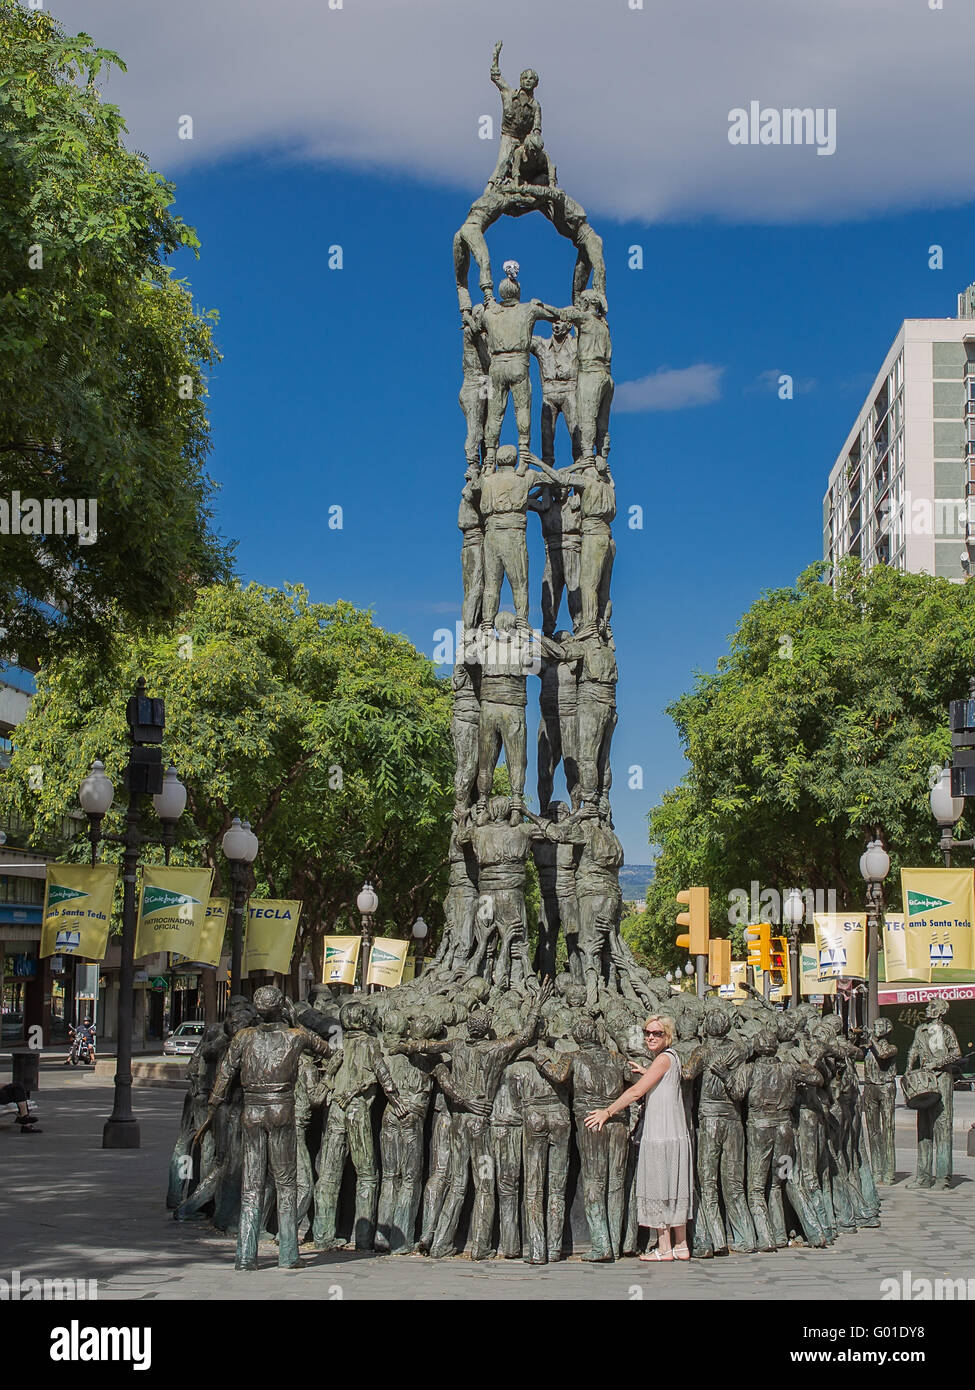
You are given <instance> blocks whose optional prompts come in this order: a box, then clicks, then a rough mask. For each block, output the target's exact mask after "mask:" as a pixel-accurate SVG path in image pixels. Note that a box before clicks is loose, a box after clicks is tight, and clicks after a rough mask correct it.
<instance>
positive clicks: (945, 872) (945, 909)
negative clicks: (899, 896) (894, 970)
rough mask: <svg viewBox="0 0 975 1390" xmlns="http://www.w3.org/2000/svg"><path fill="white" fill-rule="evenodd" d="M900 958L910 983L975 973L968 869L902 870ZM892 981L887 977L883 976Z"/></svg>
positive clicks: (972, 884) (973, 900)
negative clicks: (944, 974) (949, 973)
mask: <svg viewBox="0 0 975 1390" xmlns="http://www.w3.org/2000/svg"><path fill="white" fill-rule="evenodd" d="M901 889H902V891H903V895H904V938H905V940H904V954H905V958H906V964H907V969H908V970H909V971H911V972H913V973H912V978H917V979H924V978H925V977H926V978H927V979H928V981H930V980H932V979H933V977H934V975H935V974H940V973H942V972H944V971H948V970H951V971H956V970H963V971H967V970H972V969H975V951H973V944H972V943H973V937H972V921H973V918H975V877H973V875H972V870H971V869H970V868H968V869H901ZM887 978H888V979H890V976H889V975H888V977H887Z"/></svg>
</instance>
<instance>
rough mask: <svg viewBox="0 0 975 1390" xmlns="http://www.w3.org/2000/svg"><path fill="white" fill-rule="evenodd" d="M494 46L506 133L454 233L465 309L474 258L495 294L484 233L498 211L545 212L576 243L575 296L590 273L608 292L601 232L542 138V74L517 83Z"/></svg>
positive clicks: (483, 282) (494, 74)
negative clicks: (559, 175)
mask: <svg viewBox="0 0 975 1390" xmlns="http://www.w3.org/2000/svg"><path fill="white" fill-rule="evenodd" d="M500 52H501V45H500V43H499V44H496V45H495V48H494V59H493V62H492V66H491V80H492V81H493V82H494V84H495V85H496V86H497V88H498V90H499V91H500V92H501V108H502V114H501V138H500V141H499V148H498V161H497V165H496V166H495V170H494V173H493V174H492V175H491V177H490V179H489V180H488V183H487V186H486V187H485V189H484V192H483V193H482V194H481V196H480V197H479V198H476V199H475V200H474V202H473V203H472V204H471V206H470V210H469V211H468V214H467V217H466V218H465V219H464V223H463V225H462V226H461V227H460V229H459V230H458V232H457V234H456V236H455V237H454V272H455V275H456V279H457V298H458V302H459V304H460V307H461V310H464V309H469V308H470V307H471V295H470V286H469V285H468V275H469V272H470V265H471V258H472V257H473V259H474V262H475V263H476V265H477V268H478V283H479V286H480V290H481V293H482V294H483V296H484V299H485V300H486V301H488V302H490V300H492V299H493V298H494V278H493V276H492V273H491V257H490V253H489V252H488V248H487V242H486V241H485V239H484V233H485V232H486V231H487V229H488V227H490V226H492V224H493V223H495V222H496V221H497V220H498V218H499V217H523V216H524V215H525V213H526V212H540V213H542V214H543V216H545V217H547V218H548V220H549V221H550V222H551V223H552V226H553V227H554V228H555V230H556V231H557V232H558V233H559V235H560V236H564V237H565V238H566V239H567V240H568V241H571V242H572V244H573V246H574V247H575V248H576V251H577V252H578V255H577V257H576V264H575V269H574V271H573V275H572V301H573V303H575V302H576V300H577V298H578V296H579V294H580V293H581V292H582V291H583V290H584V289H585V288H586V287H587V285H588V284H589V281H590V278H591V279H592V285H593V288H594V289H595V290H597V291H598V292H599V294H601V295H602V296H603V297H604V298H605V295H606V264H605V260H604V257H603V243H602V239H601V237H599V236H598V235H597V233H596V232H594V231H593V229H592V227H590V225H589V222H588V219H587V217H586V210H585V208H584V207H583V206H582V205H581V203H577V202H576V201H575V199H574V198H570V197H569V196H568V194H567V193H566V192H565V190H564V189H561V188H559V187H558V185H557V182H556V174H555V166H554V165H553V164H552V162H551V160H550V158H549V156H548V154H547V153H546V152H545V148H544V145H543V144H542V133H541V132H542V112H541V107H540V106H539V104H538V101H537V99H536V97H535V88H536V87H537V85H538V74H537V73H535V72H533V71H532V70H531V69H530V68H527V69H526V70H525V71H524V72H523V73H522V74H521V78H520V82H519V86H518V87H517V88H515V87H510V86H509V85H508V83H507V82H505V80H504V78H503V77H502V76H501V69H500V67H499V65H498V55H499V54H500Z"/></svg>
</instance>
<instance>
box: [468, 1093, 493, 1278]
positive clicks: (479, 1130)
mask: <svg viewBox="0 0 975 1390" xmlns="http://www.w3.org/2000/svg"><path fill="white" fill-rule="evenodd" d="M466 1118H467V1120H468V1127H469V1133H470V1155H471V1169H472V1171H473V1174H474V1210H473V1212H472V1213H471V1259H472V1260H486V1259H488V1258H489V1256H490V1255H491V1254H493V1251H492V1249H491V1230H492V1227H493V1226H494V1182H495V1173H494V1155H493V1154H492V1152H491V1125H490V1122H489V1121H488V1120H487V1119H485V1118H484V1117H483V1116H481V1115H469V1116H467V1117H466Z"/></svg>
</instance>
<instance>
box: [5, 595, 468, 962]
mask: <svg viewBox="0 0 975 1390" xmlns="http://www.w3.org/2000/svg"><path fill="white" fill-rule="evenodd" d="M140 675H143V676H144V677H145V679H146V685H147V690H148V693H149V694H150V695H157V696H162V697H164V698H165V701H166V732H165V739H164V749H165V757H166V758H167V759H171V760H172V761H173V762H174V763H175V765H176V767H177V769H178V770H179V774H180V777H181V779H182V780H183V782H184V783H185V784H186V786H187V788H188V793H189V794H188V800H187V809H186V812H185V814H184V817H183V819H182V821H181V822H180V827H179V838H178V842H177V844H178V849H177V851H176V853H175V854H174V857H173V862H174V863H175V862H181V861H182V862H188V863H205V864H211V865H213V866H214V868H215V869H216V880H215V888H214V892H215V893H217V892H220V891H224V892H226V891H227V890H228V879H227V875H226V865H225V861H224V859H223V856H222V854H221V853H220V849H219V847H220V841H221V839H222V837H223V833H224V831H225V830H226V829H227V827H228V826H229V825H230V822H231V819H232V817H233V816H235V815H240V816H241V817H242V818H249V819H250V821H251V822H252V825H253V828H254V830H255V832H256V834H257V835H258V837H259V839H260V844H261V848H260V851H259V855H258V860H257V862H256V864H255V869H256V872H257V879H258V885H259V888H258V891H259V892H261V893H264V892H266V893H267V894H269V895H270V896H271V897H282V898H292V897H293V898H300V899H302V901H303V902H304V911H303V915H302V924H303V925H302V939H303V940H308V939H309V938H312V937H314V936H316V935H317V934H320V933H321V932H323V931H334V930H337V929H339V930H351V931H358V930H359V918H358V914H357V913H356V911H355V898H356V895H357V893H358V891H359V889H360V887H361V886H362V882H363V879H365V878H370V879H371V880H372V882H373V883H374V885H375V887H376V890H377V892H378V894H379V899H380V908H379V913H378V915H377V923H376V925H377V930H378V931H379V932H383V931H386V932H388V933H389V934H390V935H400V936H403V935H406V934H408V931H409V927H410V925H411V924H412V922H413V920H414V919H415V917H416V916H418V915H420V914H423V915H424V916H425V917H427V919H428V921H429V922H430V924H431V926H432V927H434V928H435V927H437V926H438V925H439V923H440V921H441V915H442V913H441V906H440V904H441V899H442V897H443V895H444V893H445V891H446V865H447V842H448V838H449V831H450V823H451V820H450V813H451V809H452V806H453V781H452V778H453V752H452V745H451V740H450V711H451V695H450V685H449V682H446V681H444V680H442V679H440V678H439V677H438V676H437V675H436V672H435V669H434V667H433V665H432V663H431V662H430V661H428V660H427V659H426V658H425V657H423V656H422V655H421V654H420V653H419V652H417V651H416V649H415V648H414V647H413V646H412V645H411V644H410V643H409V642H408V641H407V640H406V639H405V638H404V637H400V636H395V635H393V634H390V633H388V632H385V631H384V630H383V629H382V628H380V627H377V626H376V625H375V624H374V623H373V621H372V619H371V617H370V616H369V614H368V613H363V612H361V611H359V610H357V609H356V608H354V607H353V606H352V605H351V604H349V603H345V602H340V603H334V604H321V603H312V602H311V601H310V600H309V598H308V595H307V593H306V591H305V590H304V589H303V588H301V587H298V586H289V587H287V588H286V589H284V590H277V589H270V588H264V587H262V586H260V585H257V584H251V585H248V586H247V587H246V588H241V587H240V586H238V585H230V586H224V585H214V586H211V587H209V588H206V589H203V590H201V591H200V593H199V595H198V597H197V601H196V604H195V605H194V607H193V608H192V610H191V611H190V612H189V613H188V614H187V615H186V617H185V618H184V619H183V621H182V623H181V624H180V625H178V626H177V627H175V628H174V629H173V630H172V631H171V632H169V633H168V634H166V635H164V636H158V635H141V636H138V635H137V636H119V637H118V639H117V640H116V642H115V643H114V645H113V648H112V650H111V653H110V658H109V660H108V662H107V664H106V665H101V664H99V663H96V662H95V661H93V660H92V659H91V658H90V656H88V655H86V654H74V655H69V656H66V657H63V658H61V659H59V660H57V661H56V662H52V663H50V664H49V665H48V666H47V667H46V668H44V669H43V670H42V672H41V676H40V680H39V686H38V693H37V696H36V697H35V699H34V700H33V702H32V704H31V708H30V711H29V714H28V717H27V719H26V721H25V723H24V724H23V725H21V727H20V728H19V729H18V738H17V747H16V751H15V753H14V756H13V759H12V762H11V767H10V771H9V773H8V775H7V776H6V777H5V778H4V779H3V781H2V783H0V795H2V796H3V798H4V799H5V800H6V801H7V804H8V805H9V806H10V807H11V808H12V809H16V810H17V811H18V813H19V814H20V815H22V816H24V817H25V818H27V819H29V820H30V821H31V822H32V824H33V825H34V827H35V832H36V834H37V836H38V838H39V839H43V838H44V837H45V836H46V835H50V834H53V833H56V831H57V829H58V827H59V825H60V824H61V821H62V819H63V817H64V816H65V815H66V814H68V813H69V812H70V810H71V808H72V807H76V806H77V799H78V786H79V783H80V781H81V778H82V777H83V776H84V775H85V773H86V772H87V771H88V769H89V768H90V766H91V763H92V761H93V759H94V758H96V757H100V758H102V759H103V761H104V762H105V765H106V769H107V771H108V774H109V776H110V777H111V778H112V781H113V782H114V783H115V785H116V787H117V788H120V787H121V785H122V769H123V767H124V765H125V762H126V758H127V748H128V741H127V730H126V724H125V704H126V700H127V699H128V697H129V695H130V694H131V693H132V689H133V686H134V684H135V681H136V680H137V678H138V677H139V676H140ZM32 768H34V769H36V768H40V769H41V771H42V774H43V775H42V779H39V778H38V777H37V774H36V772H35V773H34V774H33V775H32V773H31V769H32ZM39 780H41V785H40V786H39V787H37V785H36V784H37V783H38V781H39ZM124 800H125V797H124V794H123V795H121V796H119V797H117V803H118V802H123V803H124ZM150 819H151V816H150ZM106 820H107V822H114V823H115V825H116V826H117V824H118V823H119V817H118V811H117V809H116V808H113V811H112V812H111V813H110V815H109V817H107V818H106ZM108 828H110V826H109V825H106V829H108ZM76 848H77V852H78V854H79V855H80V854H81V853H82V852H83V845H82V843H81V842H79V844H78V845H77V847H76ZM156 857H158V854H157V855H156Z"/></svg>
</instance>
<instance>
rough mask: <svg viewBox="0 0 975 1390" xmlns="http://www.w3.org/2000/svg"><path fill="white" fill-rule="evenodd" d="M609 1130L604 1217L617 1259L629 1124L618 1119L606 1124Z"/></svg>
mask: <svg viewBox="0 0 975 1390" xmlns="http://www.w3.org/2000/svg"><path fill="white" fill-rule="evenodd" d="M606 1129H607V1130H608V1131H609V1142H608V1144H607V1148H608V1151H609V1152H608V1167H609V1180H608V1184H607V1194H606V1219H607V1222H608V1225H609V1234H610V1240H611V1241H612V1243H613V1254H614V1255H615V1256H616V1258H617V1259H619V1257H620V1255H621V1254H622V1253H623V1221H624V1213H625V1208H626V1166H627V1159H628V1157H629V1147H630V1130H629V1126H628V1125H627V1124H625V1123H621V1122H620V1121H618V1120H615V1121H611V1122H610V1123H609V1124H608V1125H606Z"/></svg>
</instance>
